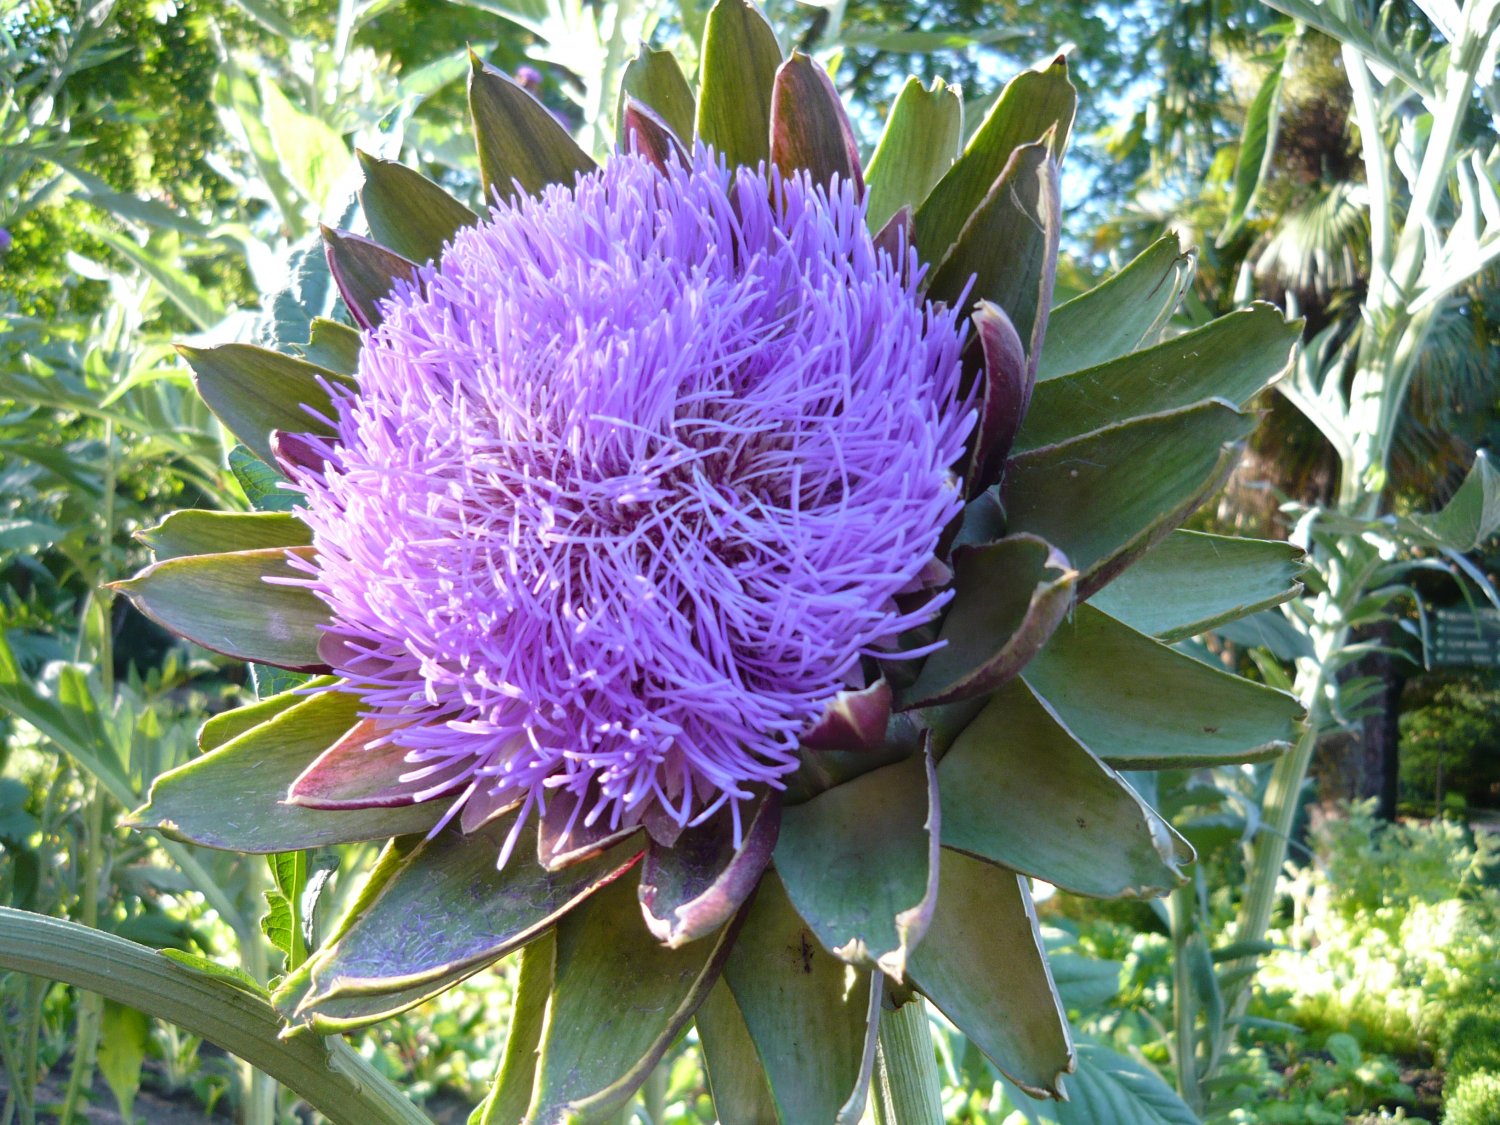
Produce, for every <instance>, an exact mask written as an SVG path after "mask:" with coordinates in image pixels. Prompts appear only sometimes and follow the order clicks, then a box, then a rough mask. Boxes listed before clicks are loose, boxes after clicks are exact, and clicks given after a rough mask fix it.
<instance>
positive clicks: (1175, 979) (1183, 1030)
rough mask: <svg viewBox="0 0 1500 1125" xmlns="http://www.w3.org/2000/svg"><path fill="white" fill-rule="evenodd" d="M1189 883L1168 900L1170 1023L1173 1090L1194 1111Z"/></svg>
mask: <svg viewBox="0 0 1500 1125" xmlns="http://www.w3.org/2000/svg"><path fill="white" fill-rule="evenodd" d="M1194 894H1195V888H1194V887H1193V885H1192V884H1189V885H1187V886H1185V887H1178V888H1177V889H1176V890H1174V891H1173V892H1172V894H1171V897H1170V898H1169V899H1168V909H1169V911H1170V920H1171V926H1172V1022H1173V1025H1174V1030H1175V1032H1176V1047H1175V1051H1174V1053H1175V1054H1176V1056H1177V1092H1178V1093H1179V1094H1181V1095H1182V1097H1183V1100H1184V1101H1186V1102H1187V1103H1188V1105H1189V1106H1190V1107H1192V1109H1193V1110H1194V1112H1197V1110H1198V1109H1199V1108H1200V1106H1199V1104H1198V1102H1199V1098H1198V1035H1197V1027H1198V1011H1197V1007H1198V1006H1197V996H1196V994H1195V993H1194V991H1193V967H1192V965H1191V963H1190V962H1189V960H1188V942H1189V940H1191V938H1192V935H1193V896H1194Z"/></svg>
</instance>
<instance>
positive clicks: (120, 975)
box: [0, 907, 432, 1125]
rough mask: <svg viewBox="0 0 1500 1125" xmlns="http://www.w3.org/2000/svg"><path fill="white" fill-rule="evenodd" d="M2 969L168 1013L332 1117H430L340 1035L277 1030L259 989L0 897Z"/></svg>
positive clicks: (382, 1121)
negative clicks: (2, 903)
mask: <svg viewBox="0 0 1500 1125" xmlns="http://www.w3.org/2000/svg"><path fill="white" fill-rule="evenodd" d="M0 971H11V972H20V973H30V974H32V975H34V976H39V977H44V978H47V979H49V980H58V981H63V982H64V983H66V984H70V985H72V986H73V987H75V988H86V989H89V990H90V991H93V992H98V993H100V994H102V995H103V996H104V997H106V998H107V999H110V1000H115V1001H118V1002H119V1003H121V1004H127V1005H129V1006H130V1007H132V1008H136V1009H138V1010H139V1011H142V1012H145V1013H146V1014H147V1015H151V1016H155V1017H156V1018H157V1019H163V1020H166V1021H167V1022H169V1023H175V1024H177V1025H178V1026H179V1027H182V1028H185V1029H186V1030H188V1031H190V1032H192V1033H193V1034H194V1035H198V1036H200V1037H202V1038H204V1039H207V1040H208V1041H209V1042H211V1043H216V1044H218V1045H219V1046H220V1047H222V1048H223V1049H224V1050H226V1051H228V1052H230V1053H231V1054H234V1055H237V1056H238V1057H240V1058H242V1059H244V1060H245V1061H246V1062H248V1063H250V1064H251V1065H253V1066H255V1067H257V1068H259V1069H260V1070H262V1071H264V1072H265V1073H266V1074H268V1075H269V1076H270V1077H272V1078H274V1079H275V1080H276V1081H278V1082H280V1083H281V1084H282V1085H284V1086H286V1087H287V1089H289V1090H291V1091H293V1092H294V1093H296V1094H297V1095H299V1096H300V1097H301V1098H302V1099H303V1100H304V1101H306V1102H307V1104H308V1105H309V1106H311V1107H312V1108H313V1109H315V1110H317V1111H318V1112H319V1113H322V1114H323V1115H324V1116H325V1117H327V1118H328V1120H329V1121H331V1122H333V1123H334V1125H432V1121H431V1118H429V1117H428V1116H427V1115H426V1114H424V1113H423V1112H422V1111H421V1110H420V1109H418V1108H417V1107H416V1106H414V1105H412V1103H411V1102H410V1101H408V1100H407V1099H406V1098H405V1097H404V1096H403V1095H402V1093H401V1091H400V1090H398V1089H396V1088H395V1087H394V1086H393V1085H392V1084H391V1083H390V1082H389V1081H387V1080H386V1078H385V1077H384V1076H383V1075H381V1074H380V1072H379V1071H377V1070H376V1069H375V1068H374V1067H372V1066H371V1065H370V1064H369V1063H367V1062H366V1061H365V1060H364V1059H363V1058H361V1057H360V1056H359V1054H358V1053H356V1052H355V1051H353V1050H351V1049H350V1048H349V1047H347V1046H346V1045H345V1044H343V1043H342V1042H341V1041H339V1040H337V1039H334V1040H332V1041H329V1040H324V1039H322V1038H320V1037H318V1036H316V1035H312V1034H301V1035H294V1036H292V1037H291V1038H288V1039H282V1038H280V1034H281V1031H282V1026H283V1025H282V1022H281V1019H280V1017H278V1016H277V1014H276V1011H275V1010H274V1009H273V1008H272V1007H271V1005H270V1004H269V1003H268V1002H267V1001H266V1000H265V999H263V998H262V997H260V996H256V995H252V994H251V993H249V992H247V991H244V990H242V989H240V988H237V987H235V986H233V985H229V984H226V983H224V982H223V981H219V980H216V979H214V978H213V977H209V976H207V975H205V974H203V973H199V972H196V971H194V970H193V969H190V968H188V967H186V966H184V965H180V964H178V963H177V962H175V961H172V960H171V959H169V958H167V957H164V956H162V955H161V954H159V953H157V952H156V951H154V950H152V949H148V948H146V947H145V946H143V945H138V944H136V943H135V942H133V941H126V940H125V939H124V938H120V937H116V936H114V935H113V934H106V933H102V932H100V931H97V930H91V929H89V928H88V927H86V926H80V925H78V924H77V923H76V922H65V921H63V920H61V919H58V918H48V917H46V916H45V915H41V914H32V913H30V912H28V911H24V910H13V909H10V908H9V907H0Z"/></svg>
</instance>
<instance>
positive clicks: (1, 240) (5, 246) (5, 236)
mask: <svg viewBox="0 0 1500 1125" xmlns="http://www.w3.org/2000/svg"><path fill="white" fill-rule="evenodd" d="M10 244H11V237H10V231H8V230H6V229H5V228H4V227H0V253H4V252H5V251H7V250H9V249H10Z"/></svg>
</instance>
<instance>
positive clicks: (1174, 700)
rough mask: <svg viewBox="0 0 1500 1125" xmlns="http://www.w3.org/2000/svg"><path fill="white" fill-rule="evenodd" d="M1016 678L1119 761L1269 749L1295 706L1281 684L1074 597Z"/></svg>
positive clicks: (1279, 746)
mask: <svg viewBox="0 0 1500 1125" xmlns="http://www.w3.org/2000/svg"><path fill="white" fill-rule="evenodd" d="M1022 678H1023V679H1025V681H1026V682H1027V683H1028V684H1029V685H1031V687H1032V688H1033V690H1035V691H1036V693H1037V694H1038V695H1039V696H1040V697H1041V698H1042V699H1043V700H1045V701H1046V704H1047V707H1048V708H1049V709H1050V710H1051V711H1052V712H1053V713H1054V714H1056V715H1057V716H1058V718H1059V719H1061V721H1062V722H1063V723H1064V724H1066V726H1067V728H1068V729H1069V730H1070V731H1072V732H1073V734H1074V735H1076V736H1077V737H1078V738H1079V739H1080V740H1081V741H1082V742H1083V743H1084V744H1085V745H1086V746H1088V747H1089V749H1091V750H1092V751H1093V752H1094V753H1095V754H1097V755H1099V757H1101V758H1103V759H1104V760H1105V761H1108V762H1110V763H1111V764H1114V765H1118V766H1120V767H1122V768H1126V769H1170V768H1177V767H1183V768H1196V767H1199V766H1207V765H1217V764H1223V763H1230V762H1246V761H1258V760H1263V759H1266V758H1272V757H1275V756H1276V755H1277V754H1280V753H1281V752H1283V751H1284V750H1286V749H1287V747H1288V746H1289V745H1290V744H1291V743H1292V742H1293V741H1295V739H1296V737H1297V733H1298V720H1299V719H1300V717H1301V715H1302V708H1301V706H1300V705H1299V704H1298V703H1297V701H1296V699H1294V698H1293V697H1292V696H1290V695H1288V694H1286V693H1285V692H1280V691H1276V690H1275V689H1274V688H1268V687H1266V686H1265V685H1263V684H1257V683H1253V682H1252V681H1250V680H1246V679H1243V678H1241V677H1239V676H1233V675H1230V674H1229V673H1227V672H1224V671H1221V670H1219V669H1218V668H1214V667H1211V666H1210V665H1208V664H1205V663H1203V662H1202V661H1200V660H1194V659H1193V658H1192V657H1191V656H1187V655H1185V654H1184V653H1180V652H1177V651H1176V650H1175V649H1172V648H1170V647H1169V646H1167V645H1164V644H1161V643H1160V642H1158V641H1156V640H1153V639H1152V638H1150V637H1147V636H1144V635H1142V634H1140V633H1137V632H1136V631H1135V630H1134V629H1131V628H1129V627H1128V626H1126V625H1122V624H1121V623H1120V622H1118V621H1116V620H1114V618H1112V617H1110V616H1109V615H1108V614H1106V613H1104V612H1102V611H1100V610H1098V609H1095V608H1094V607H1093V606H1092V605H1082V606H1079V607H1078V612H1077V613H1076V614H1075V615H1074V618H1073V620H1072V621H1071V622H1069V623H1067V624H1065V625H1063V626H1062V627H1060V628H1059V629H1058V630H1057V632H1056V633H1054V634H1053V636H1052V640H1051V641H1050V642H1048V644H1047V647H1046V648H1044V649H1043V650H1042V651H1041V653H1039V654H1038V655H1037V657H1036V659H1034V660H1033V661H1032V662H1031V663H1030V664H1028V665H1027V666H1026V670H1025V671H1024V672H1023V673H1022Z"/></svg>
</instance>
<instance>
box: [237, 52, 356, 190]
mask: <svg viewBox="0 0 1500 1125" xmlns="http://www.w3.org/2000/svg"><path fill="white" fill-rule="evenodd" d="M257 77H258V81H257V86H258V88H259V90H260V101H261V107H262V119H263V120H264V121H265V124H266V129H267V131H268V133H269V135H270V139H271V143H272V145H273V146H274V147H275V149H276V156H277V164H278V166H279V167H280V169H281V170H282V171H283V172H284V173H285V174H286V176H287V178H288V179H289V180H291V182H292V183H293V184H294V185H296V188H297V190H298V191H299V192H300V193H301V194H302V197H303V198H304V199H306V200H308V201H309V202H310V203H311V204H312V207H313V211H314V214H315V215H318V214H322V213H323V212H324V211H325V210H327V209H328V208H329V207H330V206H331V205H332V204H333V203H335V202H337V201H336V199H335V198H334V197H335V193H336V191H337V189H338V188H339V186H340V185H341V184H343V182H344V181H345V179H346V178H347V177H348V175H349V172H350V171H351V165H352V164H353V161H352V159H351V158H350V153H349V146H348V145H346V144H345V143H344V138H343V137H342V136H340V135H339V134H338V133H335V132H334V131H333V129H331V128H330V127H329V126H328V125H327V124H326V123H325V122H324V121H323V120H322V119H321V118H318V117H314V116H313V115H312V114H310V113H305V112H303V111H302V110H301V109H300V108H298V107H297V106H295V105H293V104H292V102H291V100H290V99H288V98H287V96H286V95H285V94H284V93H282V91H281V87H279V86H278V85H276V83H275V82H273V81H272V80H271V78H270V77H269V76H268V75H266V74H264V73H262V74H260V75H258V76H257Z"/></svg>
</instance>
